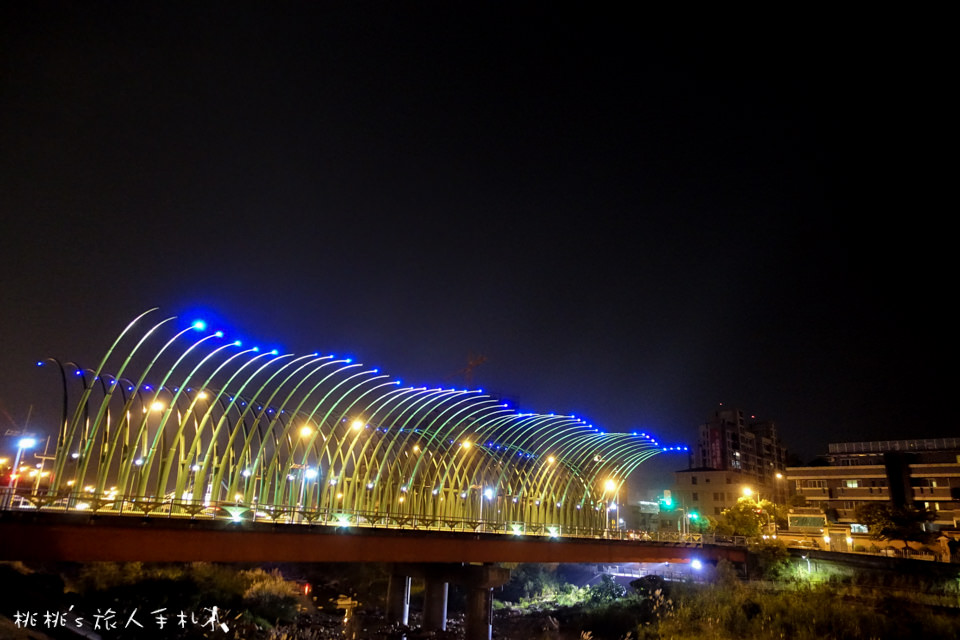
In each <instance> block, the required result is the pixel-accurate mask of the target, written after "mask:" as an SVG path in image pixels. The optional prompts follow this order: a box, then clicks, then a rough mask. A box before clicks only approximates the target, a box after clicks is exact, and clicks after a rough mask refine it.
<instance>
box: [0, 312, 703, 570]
mask: <svg viewBox="0 0 960 640" xmlns="http://www.w3.org/2000/svg"><path fill="white" fill-rule="evenodd" d="M38 365H41V366H44V367H49V368H51V369H53V370H54V371H56V372H57V374H58V378H59V382H60V383H61V385H62V405H61V406H62V415H61V420H60V424H59V427H58V430H57V434H56V442H55V444H56V447H55V457H53V458H52V459H50V460H49V461H48V460H46V459H45V460H44V468H43V469H41V470H39V471H35V472H34V476H32V477H28V476H26V475H22V474H21V475H22V477H20V478H18V479H17V480H16V482H17V486H16V491H15V492H10V491H7V492H6V493H5V495H4V496H3V506H4V507H6V509H7V511H8V513H7V515H6V516H4V521H3V526H4V527H5V530H6V531H7V532H8V533H9V534H10V535H12V534H13V533H16V532H19V533H18V535H19V538H18V539H19V540H20V544H21V548H23V549H26V548H33V549H34V550H35V551H36V549H38V548H39V546H38V545H37V544H33V546H32V547H31V543H30V540H40V539H44V540H45V542H44V544H45V545H47V547H46V548H59V549H61V551H62V555H63V556H67V557H73V558H74V559H84V558H86V559H104V558H98V557H97V555H96V554H97V552H96V551H94V550H91V549H89V548H88V550H87V551H84V549H85V548H87V547H84V546H83V545H84V544H88V543H92V542H94V541H95V540H96V539H97V538H96V537H94V538H89V536H90V535H93V536H105V535H114V538H115V539H113V541H112V542H111V544H112V545H113V546H112V547H111V549H113V551H112V552H111V553H114V554H115V555H114V556H113V557H114V558H115V559H124V558H122V557H120V556H122V555H123V554H122V553H121V551H119V550H118V549H121V548H122V547H123V544H122V543H121V542H119V541H120V540H122V536H119V537H118V534H117V532H118V531H123V530H124V527H127V529H131V528H132V529H136V530H137V531H139V533H138V534H137V536H138V537H136V539H137V543H136V544H137V546H138V548H139V549H140V551H139V552H137V553H140V554H141V558H142V559H143V556H142V554H144V553H147V552H146V551H145V550H144V544H143V543H144V542H145V540H147V539H148V538H149V537H150V535H153V534H150V533H148V532H147V530H145V529H144V528H143V526H140V525H138V524H134V522H135V521H131V520H130V519H129V518H127V519H125V520H124V522H128V523H130V524H126V525H124V524H122V522H121V524H115V525H111V527H106V526H103V525H102V524H101V525H100V526H99V528H98V529H97V533H94V534H91V533H90V531H91V529H90V527H87V528H86V531H87V533H86V534H84V533H82V532H83V531H84V527H83V523H82V522H81V523H80V524H78V522H79V521H78V520H77V518H87V519H89V518H91V517H94V518H97V519H99V520H100V521H101V522H103V521H106V520H109V521H111V522H113V521H115V520H117V519H118V518H120V516H138V517H139V518H140V520H141V521H145V522H146V521H149V523H150V524H149V526H148V527H147V529H148V530H149V531H163V532H164V533H162V535H161V534H157V535H154V537H153V538H149V539H153V540H154V544H155V545H160V546H159V547H155V548H166V549H167V552H166V553H167V555H166V556H164V557H166V558H168V559H181V558H180V557H179V556H177V552H176V550H177V549H179V551H180V554H181V555H183V554H185V553H186V554H187V555H189V553H190V552H189V549H190V548H191V543H189V542H187V540H194V541H196V542H195V543H193V545H194V546H193V548H194V550H195V552H196V553H198V554H199V553H201V551H202V553H203V554H204V557H206V558H209V559H221V560H224V561H226V560H228V559H229V557H226V556H223V555H222V554H218V553H217V549H223V548H232V549H242V548H247V549H248V550H250V553H249V554H248V555H247V556H244V557H246V558H247V559H249V560H255V559H256V558H257V557H258V556H257V552H255V551H253V549H255V548H256V549H264V548H270V547H271V546H272V547H273V549H272V553H273V554H274V557H277V555H278V554H279V555H284V554H287V555H284V557H285V558H287V559H288V560H289V559H292V557H302V558H303V559H304V560H306V559H319V558H318V557H316V554H315V553H314V554H313V555H311V554H310V553H307V552H300V554H301V555H299V556H297V552H291V551H289V549H290V548H291V545H293V544H294V543H295V542H296V544H297V545H298V546H300V545H304V546H309V544H310V540H308V539H307V538H304V537H303V535H302V534H306V533H308V532H316V533H317V535H319V534H320V533H323V535H330V534H331V533H337V534H339V537H340V538H344V537H345V536H343V534H342V532H344V531H352V532H353V533H352V534H351V536H347V537H348V538H349V537H353V538H354V540H353V541H350V542H344V543H340V546H338V545H337V544H331V543H327V544H325V545H324V548H326V549H328V550H330V549H341V548H342V550H341V551H340V552H339V553H340V554H341V555H338V556H336V557H337V559H341V560H345V561H347V560H373V559H376V558H379V557H380V556H378V555H377V554H378V553H379V554H380V555H382V556H385V558H380V559H386V558H392V559H394V560H398V561H406V562H411V561H412V560H414V559H416V558H419V559H420V560H421V561H424V562H431V561H443V562H451V561H454V562H456V561H459V562H471V561H474V562H492V561H494V560H498V559H499V560H501V561H507V560H511V559H513V557H514V556H519V559H525V558H526V559H529V560H531V561H536V559H538V558H543V559H545V558H554V557H558V559H562V558H563V557H567V558H569V560H568V561H575V560H574V559H573V558H574V557H579V555H581V552H582V555H583V556H584V557H585V558H592V559H593V560H591V561H597V562H602V561H609V560H617V561H623V560H624V558H626V555H625V554H628V552H627V551H625V549H626V546H625V545H626V544H627V543H624V542H617V541H612V540H609V538H614V537H618V536H619V535H620V534H621V532H620V531H619V526H618V524H619V515H620V514H619V506H618V505H619V499H620V492H621V489H622V487H623V483H624V482H625V480H626V479H627V477H628V476H629V475H630V473H631V472H632V471H633V470H634V469H636V468H637V467H638V466H639V465H640V464H642V463H643V462H644V461H645V460H647V459H649V458H650V457H651V456H654V455H656V454H658V453H661V452H663V451H668V450H671V449H673V450H683V449H684V447H663V446H661V445H660V444H658V443H657V442H656V441H655V440H654V439H653V438H652V437H651V436H649V435H647V434H643V433H633V434H626V433H604V432H602V431H600V430H599V429H596V428H594V427H593V426H591V425H589V424H587V423H586V422H584V421H583V420H581V419H580V418H577V417H574V416H565V415H554V414H539V413H521V412H518V411H517V410H515V409H513V408H511V407H510V406H508V405H507V404H505V403H503V402H502V401H501V400H500V399H498V398H496V397H493V396H492V395H490V394H485V393H483V392H482V391H480V390H462V389H442V388H433V389H431V388H426V387H410V386H404V385H402V384H401V383H400V381H399V380H396V379H392V378H391V377H390V376H389V375H387V374H384V373H381V372H380V371H378V370H377V369H373V368H368V367H365V366H364V365H362V364H360V363H356V362H353V361H351V359H350V358H342V357H337V356H335V355H322V354H319V353H310V354H305V355H295V354H289V353H280V352H278V351H276V350H270V351H267V350H261V349H258V348H257V347H255V346H247V345H245V344H243V343H241V342H240V341H237V340H234V339H232V338H231V337H229V336H226V335H224V333H223V332H221V331H215V330H213V329H208V327H207V325H206V324H205V323H203V322H199V321H198V322H192V323H187V324H185V323H183V322H182V321H180V320H178V319H177V318H175V317H166V318H163V317H161V316H158V314H157V311H156V310H151V311H148V312H146V313H144V314H142V315H140V316H139V317H137V318H136V319H135V320H134V321H133V322H131V323H130V324H129V325H128V326H127V327H126V328H125V329H124V330H123V331H122V332H121V334H120V335H119V336H118V337H117V338H116V340H115V341H114V343H113V344H112V345H111V346H110V347H109V349H108V350H107V352H106V354H105V355H104V356H103V358H102V360H101V361H100V363H99V364H98V365H97V366H96V367H95V368H92V369H91V368H84V367H82V366H79V365H77V364H74V363H70V362H61V361H59V360H56V359H48V360H44V361H42V362H39V363H38ZM52 438H53V436H51V444H53V442H52ZM18 453H22V447H21V451H20V452H18ZM48 462H49V464H48ZM11 484H13V482H11ZM13 511H15V512H16V514H13V513H10V512H13ZM24 512H30V519H24V518H25V516H24V517H20V516H23V514H24ZM14 515H16V516H18V517H17V518H14V517H13V516H14ZM45 515H47V516H49V518H50V519H49V520H46V521H44V519H43V518H44V516H45ZM88 521H89V520H88ZM162 521H165V522H166V523H167V524H166V525H162V524H161V522H162ZM204 521H210V523H209V524H207V525H204V526H197V524H198V523H202V522H204ZM44 522H47V523H49V524H46V525H44ZM178 523H179V524H178ZM280 525H286V526H282V527H281V526H280ZM298 525H303V526H298ZM31 527H32V528H31ZM38 527H46V528H45V531H46V532H47V533H46V534H44V533H43V531H44V530H43V529H41V528H38ZM58 527H59V528H60V529H58ZM64 527H66V528H64ZM70 527H73V529H70ZM138 527H139V528H138ZM231 527H232V529H231ZM281 529H282V530H283V531H280V530H281ZM398 530H399V531H398ZM55 531H63V534H62V536H61V537H60V538H59V539H53V540H50V539H47V538H49V537H50V535H53V534H52V533H51V532H55ZM184 531H186V532H188V533H189V536H187V537H183V536H184ZM240 531H242V532H243V533H242V534H241V535H244V536H248V537H247V538H244V539H245V540H248V542H247V543H246V544H245V545H244V544H243V543H237V538H232V539H230V540H231V541H230V542H227V538H223V537H222V536H225V535H230V534H231V533H237V532H240ZM294 531H296V532H297V533H296V534H294V533H293V532H294ZM391 531H393V532H392V533H391ZM411 531H414V532H417V535H416V536H413V537H411V536H410V535H409V534H410V532H411ZM404 532H406V533H404ZM44 535H46V536H47V537H46V538H44ZM292 535H297V536H298V537H296V538H290V536H292ZM84 536H88V537H86V538H85V537H84ZM178 536H179V537H178ZM218 536H221V537H218ZM257 536H266V537H265V538H263V540H262V541H258V542H256V544H254V543H253V542H252V541H254V540H259V538H257ZM283 536H287V537H286V538H284V537H283ZM397 536H399V537H397ZM458 536H459V537H458ZM134 538H135V536H134V535H133V534H129V539H130V540H133V539H134ZM577 538H582V539H583V538H585V539H589V540H590V542H587V541H586V540H580V541H579V542H578V541H577V540H576V539H577ZM12 539H13V538H8V540H12ZM100 539H101V540H103V539H105V538H102V537H101V538H100ZM558 539H561V540H564V541H565V542H563V543H560V542H559V540H558ZM84 540H86V541H87V542H82V543H81V542H80V541H84ZM163 540H167V541H168V542H169V541H170V540H177V541H178V542H176V543H175V544H172V545H171V544H167V545H166V547H164V546H163ZM270 540H273V542H270ZM531 540H532V542H531ZM71 541H72V542H71ZM470 541H472V542H475V543H476V544H472V543H470V544H467V543H468V542H470ZM523 541H526V542H528V543H529V544H528V545H527V546H523V545H522V544H521V542H523ZM535 543H536V544H535ZM71 544H72V546H71ZM537 544H540V545H544V544H549V545H550V547H552V549H553V550H552V551H550V550H548V548H547V547H546V546H537ZM633 544H634V545H635V546H639V545H640V543H633ZM204 545H206V546H204ZM350 545H353V546H350ZM358 545H363V546H362V547H360V546H358ZM511 545H514V546H511ZM517 545H520V546H517ZM531 545H532V546H531ZM558 545H559V546H560V547H565V548H566V552H565V553H566V554H567V555H566V556H564V555H562V553H560V554H558V552H557V547H558ZM568 545H573V546H568ZM577 545H581V546H577ZM582 545H594V546H592V547H589V549H592V551H584V550H586V549H588V547H587V546H582ZM597 545H600V546H597ZM604 545H606V546H604ZM92 546H96V545H95V544H93V545H92ZM101 546H102V545H101ZM521 547H522V548H521ZM601 548H602V549H606V551H602V550H600V549H601ZM351 549H352V551H351ZM364 549H365V550H364ZM373 549H377V550H378V551H376V552H375V551H373ZM511 549H512V551H510V550H511ZM538 549H539V550H538ZM577 549H579V550H580V551H577V552H576V553H575V550H577ZM615 549H620V550H619V551H615ZM198 550H199V551H198ZM281 550H287V551H281ZM404 550H406V551H404ZM411 550H419V551H411ZM598 550H600V551H598ZM611 550H614V551H611ZM11 553H13V554H15V553H16V551H15V547H11V546H8V547H7V555H9V554H11ZM49 553H51V554H52V553H53V551H50V552H49ZM237 553H240V552H239V551H238V552H237ZM632 553H634V556H636V557H639V556H637V554H638V553H639V552H638V551H633V552H632ZM658 553H659V555H658V556H657V557H662V556H664V553H663V552H662V550H661V552H658ZM91 554H92V555H91ZM291 554H292V555H291ZM391 554H392V555H391ZM418 554H419V555H418ZM431 554H433V555H431ZM498 554H499V555H498ZM551 554H552V555H551ZM610 554H613V555H610ZM618 554H619V555H618ZM28 555H29V554H28ZM160 555H161V556H163V553H161V554H160ZM228 555H229V554H228ZM654 555H656V554H654ZM287 556H290V557H287ZM508 556H509V557H508ZM664 557H668V559H669V558H673V559H681V560H682V559H684V558H685V557H686V556H684V554H682V553H678V552H670V553H666V556H664ZM151 559H162V558H151ZM484 580H486V579H484ZM481 582H484V581H483V580H481ZM486 582H489V580H486Z"/></svg>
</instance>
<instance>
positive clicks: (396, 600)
mask: <svg viewBox="0 0 960 640" xmlns="http://www.w3.org/2000/svg"><path fill="white" fill-rule="evenodd" d="M409 620H410V576H409V575H404V574H402V573H396V572H391V573H390V579H389V581H388V582H387V622H390V623H393V622H397V623H400V624H402V625H406V624H408V623H409Z"/></svg>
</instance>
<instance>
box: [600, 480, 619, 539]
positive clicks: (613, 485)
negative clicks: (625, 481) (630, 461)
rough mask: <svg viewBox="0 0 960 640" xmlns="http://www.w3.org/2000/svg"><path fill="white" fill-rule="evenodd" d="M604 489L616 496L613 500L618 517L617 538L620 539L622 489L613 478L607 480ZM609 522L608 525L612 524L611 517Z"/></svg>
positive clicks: (608, 519)
mask: <svg viewBox="0 0 960 640" xmlns="http://www.w3.org/2000/svg"><path fill="white" fill-rule="evenodd" d="M604 488H605V489H606V490H607V491H610V492H612V493H613V494H614V495H613V500H614V502H613V505H614V507H615V509H616V515H617V536H618V537H619V535H620V487H619V486H618V485H617V482H616V480H614V479H613V478H608V479H607V482H606V483H605V484H604ZM607 511H608V512H609V509H607ZM607 522H608V523H609V522H610V517H609V516H607Z"/></svg>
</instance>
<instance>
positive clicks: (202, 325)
mask: <svg viewBox="0 0 960 640" xmlns="http://www.w3.org/2000/svg"><path fill="white" fill-rule="evenodd" d="M190 326H192V327H193V328H194V329H196V330H197V331H206V329H207V323H206V322H204V321H203V320H194V321H193V324H192V325H190Z"/></svg>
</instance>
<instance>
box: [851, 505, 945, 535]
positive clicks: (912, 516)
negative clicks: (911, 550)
mask: <svg viewBox="0 0 960 640" xmlns="http://www.w3.org/2000/svg"><path fill="white" fill-rule="evenodd" d="M854 513H855V516H856V518H857V521H859V522H860V524H864V525H866V526H867V531H868V532H869V533H870V536H871V537H873V538H876V539H879V540H901V541H903V542H904V543H907V542H920V543H923V544H926V543H928V542H930V541H931V540H932V539H933V532H931V531H926V530H924V524H925V523H927V522H930V521H931V520H933V518H934V515H933V513H932V512H930V511H928V510H927V509H914V508H911V507H896V506H893V505H891V504H888V503H869V504H862V505H860V506H858V507H857V508H856V511H855V512H854Z"/></svg>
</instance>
